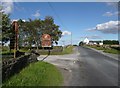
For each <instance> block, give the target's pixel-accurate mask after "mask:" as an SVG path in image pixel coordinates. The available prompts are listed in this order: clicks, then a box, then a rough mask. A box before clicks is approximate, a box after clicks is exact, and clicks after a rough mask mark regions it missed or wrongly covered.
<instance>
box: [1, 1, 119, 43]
mask: <svg viewBox="0 0 120 88" xmlns="http://www.w3.org/2000/svg"><path fill="white" fill-rule="evenodd" d="M3 6H4V8H3V10H4V11H5V12H6V13H7V14H10V18H11V19H12V20H17V19H22V20H28V18H31V19H33V20H34V19H37V18H40V19H44V18H45V16H52V17H53V18H54V21H55V24H57V25H59V26H60V28H59V29H60V30H61V31H62V32H63V34H62V38H61V39H60V41H59V45H61V44H63V43H64V44H65V45H66V44H71V37H72V44H78V43H79V42H80V41H82V40H84V39H85V38H86V37H87V38H88V39H89V40H118V23H119V21H118V14H120V13H119V12H118V8H117V3H115V2H114V3H113V2H6V3H4V4H3Z"/></svg>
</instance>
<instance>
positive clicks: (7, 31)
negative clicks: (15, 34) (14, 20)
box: [0, 12, 11, 45]
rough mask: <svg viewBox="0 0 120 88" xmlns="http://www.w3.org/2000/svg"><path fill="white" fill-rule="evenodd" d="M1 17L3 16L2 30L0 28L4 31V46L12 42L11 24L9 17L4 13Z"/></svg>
mask: <svg viewBox="0 0 120 88" xmlns="http://www.w3.org/2000/svg"><path fill="white" fill-rule="evenodd" d="M1 15H2V28H0V30H1V29H2V44H3V45H4V43H6V42H7V41H9V40H10V35H11V30H10V28H11V22H10V18H9V15H7V14H4V13H3V12H1Z"/></svg>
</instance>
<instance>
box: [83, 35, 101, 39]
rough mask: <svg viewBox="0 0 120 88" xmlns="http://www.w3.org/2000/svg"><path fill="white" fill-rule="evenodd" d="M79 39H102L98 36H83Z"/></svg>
mask: <svg viewBox="0 0 120 88" xmlns="http://www.w3.org/2000/svg"><path fill="white" fill-rule="evenodd" d="M81 38H89V39H102V36H99V35H91V36H84V37H81Z"/></svg>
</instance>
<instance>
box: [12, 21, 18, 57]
mask: <svg viewBox="0 0 120 88" xmlns="http://www.w3.org/2000/svg"><path fill="white" fill-rule="evenodd" d="M13 26H14V31H15V43H14V58H16V51H17V50H18V22H17V21H14V22H13Z"/></svg>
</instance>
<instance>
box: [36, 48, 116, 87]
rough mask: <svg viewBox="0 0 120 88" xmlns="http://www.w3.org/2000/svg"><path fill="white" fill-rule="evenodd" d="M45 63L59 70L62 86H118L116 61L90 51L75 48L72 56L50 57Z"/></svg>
mask: <svg viewBox="0 0 120 88" xmlns="http://www.w3.org/2000/svg"><path fill="white" fill-rule="evenodd" d="M43 57H44V56H40V57H39V58H38V59H39V60H41V59H42V58H43ZM45 61H46V62H49V63H52V64H54V65H56V66H57V67H59V68H60V70H61V72H62V74H63V76H64V80H65V81H64V86H118V60H116V59H113V58H110V57H108V56H105V55H104V54H101V53H99V52H96V51H94V50H92V49H89V48H84V47H76V48H74V53H73V54H69V55H59V56H57V55H56V56H52V55H51V56H49V57H48V58H47V59H45Z"/></svg>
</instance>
